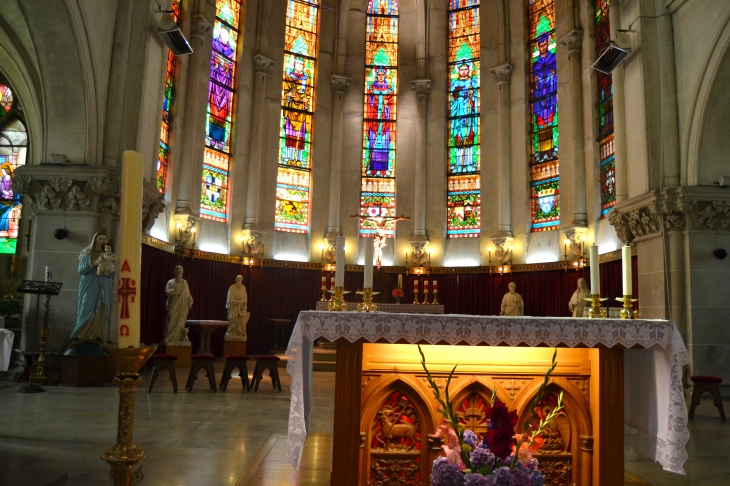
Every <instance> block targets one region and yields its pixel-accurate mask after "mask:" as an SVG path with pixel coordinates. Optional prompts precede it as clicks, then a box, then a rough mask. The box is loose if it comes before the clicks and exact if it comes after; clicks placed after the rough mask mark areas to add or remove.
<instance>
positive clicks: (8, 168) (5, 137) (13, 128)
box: [0, 81, 28, 254]
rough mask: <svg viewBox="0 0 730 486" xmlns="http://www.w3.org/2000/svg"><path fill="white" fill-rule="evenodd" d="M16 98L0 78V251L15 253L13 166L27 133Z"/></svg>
mask: <svg viewBox="0 0 730 486" xmlns="http://www.w3.org/2000/svg"><path fill="white" fill-rule="evenodd" d="M22 120H23V112H22V109H21V107H20V104H19V103H18V100H17V98H15V97H14V96H13V92H12V90H11V89H10V87H8V86H7V85H5V84H2V81H0V175H2V178H1V179H0V253H11V254H14V253H15V248H16V243H17V241H18V227H19V225H20V209H21V205H20V194H17V193H15V192H13V187H12V185H13V178H14V177H15V169H16V168H18V166H20V165H25V158H26V152H27V149H28V133H27V132H26V130H25V125H23V121H22Z"/></svg>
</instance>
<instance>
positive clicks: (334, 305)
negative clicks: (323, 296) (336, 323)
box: [327, 287, 350, 311]
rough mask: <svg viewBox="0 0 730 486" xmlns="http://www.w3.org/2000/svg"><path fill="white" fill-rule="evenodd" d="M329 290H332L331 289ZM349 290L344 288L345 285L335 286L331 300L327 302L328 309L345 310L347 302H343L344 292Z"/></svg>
mask: <svg viewBox="0 0 730 486" xmlns="http://www.w3.org/2000/svg"><path fill="white" fill-rule="evenodd" d="M329 292H332V291H331V290H330V291H329ZM349 293H350V291H349V290H345V287H335V291H334V295H333V296H332V300H331V301H330V302H329V303H328V304H327V310H328V311H346V310H347V302H345V297H344V296H345V294H349Z"/></svg>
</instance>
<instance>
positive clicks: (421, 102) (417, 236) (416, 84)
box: [411, 79, 431, 249]
mask: <svg viewBox="0 0 730 486" xmlns="http://www.w3.org/2000/svg"><path fill="white" fill-rule="evenodd" d="M411 88H413V89H414V90H415V91H416V103H417V110H418V112H417V115H416V116H417V117H418V118H417V123H416V151H415V153H416V164H415V165H416V174H415V175H416V177H415V193H416V201H415V202H416V203H415V204H414V208H415V214H414V217H413V236H412V240H413V241H420V242H423V241H428V238H427V237H426V130H427V127H426V122H427V117H428V90H429V89H431V80H430V79H416V80H413V81H412V82H411ZM411 244H413V242H411ZM414 249H415V247H414Z"/></svg>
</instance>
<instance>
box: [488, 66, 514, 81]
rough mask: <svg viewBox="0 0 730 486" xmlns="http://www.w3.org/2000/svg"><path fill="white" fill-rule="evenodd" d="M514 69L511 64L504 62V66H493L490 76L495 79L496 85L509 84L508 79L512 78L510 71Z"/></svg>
mask: <svg viewBox="0 0 730 486" xmlns="http://www.w3.org/2000/svg"><path fill="white" fill-rule="evenodd" d="M513 69H514V66H512V64H510V63H508V62H505V63H504V64H498V65H497V66H494V67H493V68H492V69H490V71H491V72H492V76H494V77H495V78H497V84H498V85H502V84H509V82H510V79H511V78H512V70H513Z"/></svg>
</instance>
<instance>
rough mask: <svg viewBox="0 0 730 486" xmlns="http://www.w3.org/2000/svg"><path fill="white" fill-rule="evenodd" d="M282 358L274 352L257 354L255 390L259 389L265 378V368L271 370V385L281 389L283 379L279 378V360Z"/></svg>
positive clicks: (254, 379) (254, 373)
mask: <svg viewBox="0 0 730 486" xmlns="http://www.w3.org/2000/svg"><path fill="white" fill-rule="evenodd" d="M280 359H281V358H279V357H278V356H274V355H273V354H260V355H258V356H256V367H255V368H254V369H253V391H255V392H256V391H259V383H261V380H262V379H263V378H264V370H267V369H268V370H269V378H271V385H272V386H273V387H274V388H278V389H279V391H281V380H279V366H278V361H279V360H280Z"/></svg>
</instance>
